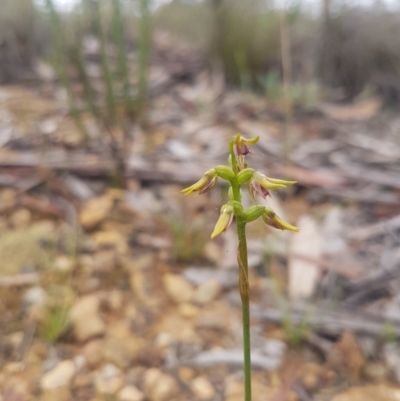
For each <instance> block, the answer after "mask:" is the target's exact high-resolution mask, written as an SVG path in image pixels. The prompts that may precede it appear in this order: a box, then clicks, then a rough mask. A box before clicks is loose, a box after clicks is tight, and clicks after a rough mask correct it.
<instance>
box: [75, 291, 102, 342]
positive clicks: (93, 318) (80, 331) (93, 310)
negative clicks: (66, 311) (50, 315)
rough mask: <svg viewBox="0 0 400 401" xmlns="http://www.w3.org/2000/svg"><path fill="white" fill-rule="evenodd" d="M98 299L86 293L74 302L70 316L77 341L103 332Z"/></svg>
mask: <svg viewBox="0 0 400 401" xmlns="http://www.w3.org/2000/svg"><path fill="white" fill-rule="evenodd" d="M99 306H100V299H99V297H97V296H96V295H86V296H84V297H82V298H80V299H79V300H78V301H77V302H75V304H74V306H73V307H72V309H71V312H70V318H71V321H72V324H73V327H74V332H75V335H76V337H77V339H78V341H82V342H83V341H86V340H88V339H89V338H91V337H95V336H99V335H102V334H104V333H105V331H106V325H105V323H104V321H103V319H101V317H100V316H99Z"/></svg>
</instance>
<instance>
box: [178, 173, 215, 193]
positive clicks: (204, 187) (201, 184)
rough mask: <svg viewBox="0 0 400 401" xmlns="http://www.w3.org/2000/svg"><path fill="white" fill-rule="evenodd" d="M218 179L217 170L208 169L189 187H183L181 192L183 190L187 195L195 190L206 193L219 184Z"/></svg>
mask: <svg viewBox="0 0 400 401" xmlns="http://www.w3.org/2000/svg"><path fill="white" fill-rule="evenodd" d="M217 181H218V175H217V172H216V170H215V169H214V168H213V169H211V170H208V171H206V172H205V173H204V175H203V177H201V178H200V180H199V181H197V182H196V183H195V184H193V185H192V186H190V187H188V188H185V189H182V191H181V192H183V193H184V194H185V195H190V194H192V193H193V192H198V193H199V194H204V193H206V192H208V191H209V190H210V189H211V188H213V187H214V186H215V185H216V184H217Z"/></svg>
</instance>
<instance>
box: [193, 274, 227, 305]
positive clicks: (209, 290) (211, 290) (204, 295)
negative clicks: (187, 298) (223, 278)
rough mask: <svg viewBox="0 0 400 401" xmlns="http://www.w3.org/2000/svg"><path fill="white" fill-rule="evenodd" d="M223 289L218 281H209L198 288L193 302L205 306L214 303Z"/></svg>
mask: <svg viewBox="0 0 400 401" xmlns="http://www.w3.org/2000/svg"><path fill="white" fill-rule="evenodd" d="M221 289H222V287H221V284H220V283H219V282H218V281H217V280H215V279H211V280H208V281H206V282H205V283H203V284H201V285H199V286H198V287H197V288H196V290H195V291H194V294H193V299H192V300H193V302H195V303H196V304H199V305H205V304H207V303H209V302H211V301H213V300H214V299H215V298H216V297H217V296H218V295H219V293H220V292H221Z"/></svg>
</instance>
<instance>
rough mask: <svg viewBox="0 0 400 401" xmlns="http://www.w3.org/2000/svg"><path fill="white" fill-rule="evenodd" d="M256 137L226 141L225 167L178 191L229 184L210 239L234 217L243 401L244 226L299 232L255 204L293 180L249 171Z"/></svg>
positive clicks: (246, 339)
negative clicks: (259, 223)
mask: <svg viewBox="0 0 400 401" xmlns="http://www.w3.org/2000/svg"><path fill="white" fill-rule="evenodd" d="M258 140H259V137H258V136H257V137H255V138H252V139H246V138H243V137H242V136H241V135H239V134H237V135H235V136H234V137H233V138H232V139H231V140H230V142H229V165H230V167H227V166H217V167H214V168H212V169H210V170H208V171H206V172H205V173H204V175H203V177H202V178H201V179H200V180H199V181H198V182H196V183H195V184H193V185H192V186H190V187H188V188H186V189H184V190H182V192H183V193H184V194H185V195H190V194H193V193H198V194H204V193H206V192H208V191H209V190H210V189H212V188H213V187H214V186H215V185H216V184H217V182H218V179H219V178H222V179H224V180H226V181H228V182H229V184H230V187H229V192H228V193H229V199H230V200H229V202H228V203H227V204H225V205H223V206H222V207H221V214H220V216H219V219H218V221H217V223H216V225H215V228H214V231H213V232H212V234H211V238H215V237H216V236H218V235H220V234H222V233H223V232H224V231H226V229H227V228H228V227H229V226H230V225H231V223H232V221H233V218H234V217H235V218H236V229H237V235H238V240H239V247H238V254H237V261H238V266H239V291H240V296H241V299H242V321H243V349H244V387H245V401H251V355H250V308H249V280H248V258H247V240H246V224H247V223H250V222H252V221H254V220H257V219H258V218H260V217H261V218H262V219H263V221H264V222H265V223H266V224H267V225H269V226H271V227H274V228H278V229H281V230H290V231H296V232H298V231H299V229H298V228H297V227H295V226H292V225H291V224H289V223H287V222H286V221H284V220H282V219H281V218H279V217H278V216H277V215H276V213H275V212H274V211H273V210H272V209H270V208H268V207H265V206H260V205H257V195H259V196H261V197H262V198H264V199H266V198H267V197H268V196H269V195H270V191H271V190H274V189H278V188H284V187H287V186H289V185H293V184H295V183H296V181H284V180H278V179H275V178H269V177H266V176H265V175H264V174H261V173H259V172H258V171H255V170H254V169H252V168H249V167H248V165H247V163H246V159H245V157H246V156H247V155H248V154H249V153H251V149H250V145H254V144H255V143H257V142H258ZM242 185H247V187H248V190H249V193H250V196H251V198H252V199H253V201H254V205H253V206H250V207H249V208H247V209H244V207H243V205H242V194H241V186H242Z"/></svg>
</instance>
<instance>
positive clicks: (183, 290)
mask: <svg viewBox="0 0 400 401" xmlns="http://www.w3.org/2000/svg"><path fill="white" fill-rule="evenodd" d="M163 282H164V288H165V291H166V292H167V294H168V295H169V297H170V298H171V299H172V300H173V301H175V302H176V303H183V302H189V301H190V300H191V298H192V296H193V288H192V286H191V285H190V284H189V283H188V282H187V281H186V280H185V279H184V278H182V277H181V276H179V275H176V274H171V273H167V274H165V275H164V277H163Z"/></svg>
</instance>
